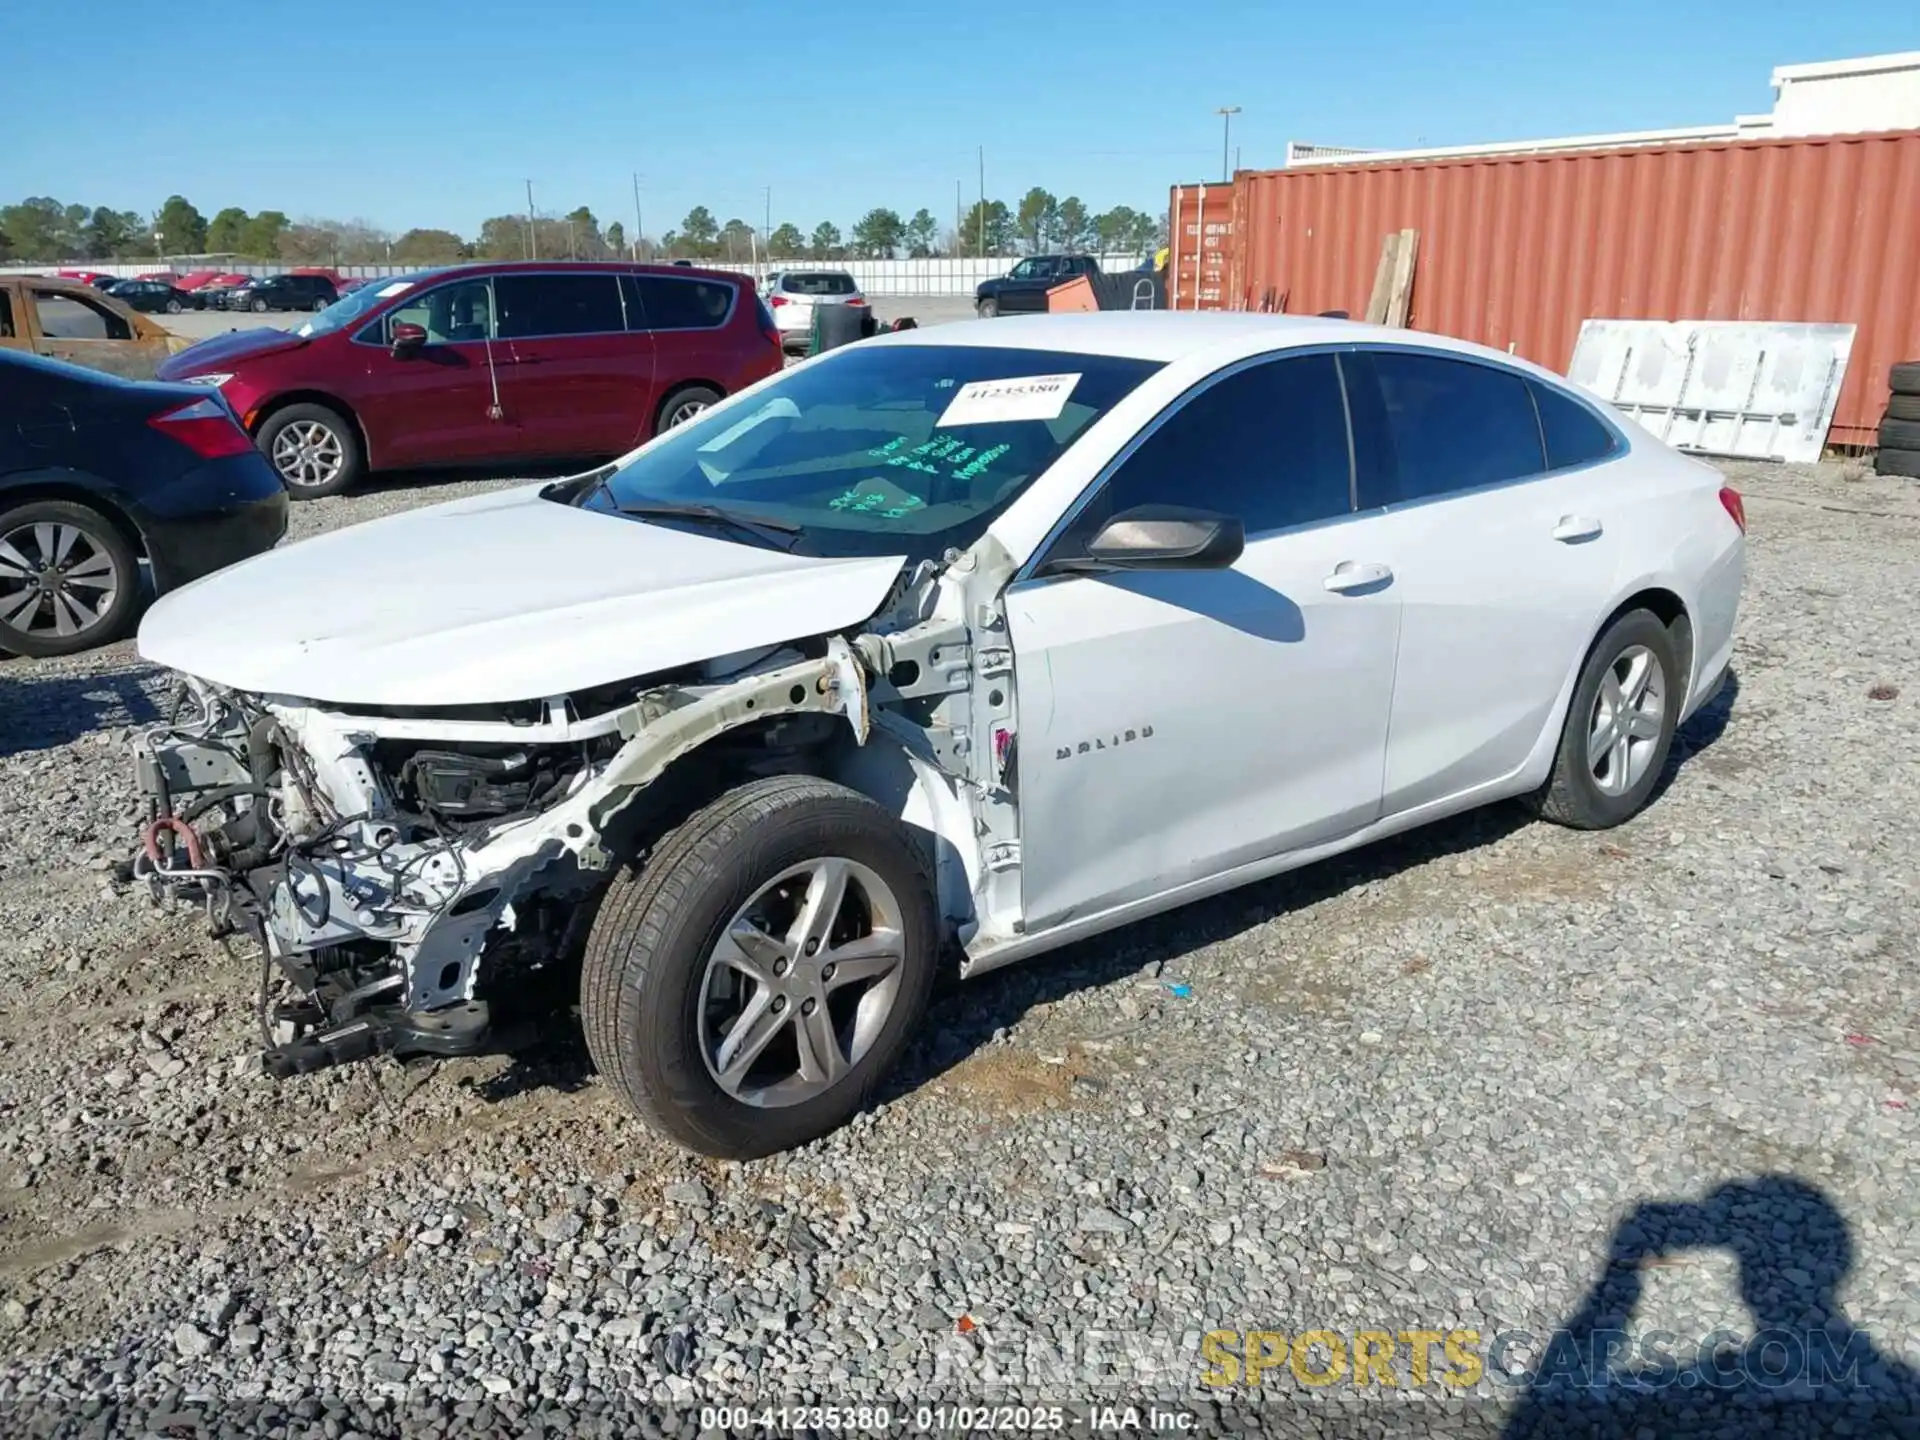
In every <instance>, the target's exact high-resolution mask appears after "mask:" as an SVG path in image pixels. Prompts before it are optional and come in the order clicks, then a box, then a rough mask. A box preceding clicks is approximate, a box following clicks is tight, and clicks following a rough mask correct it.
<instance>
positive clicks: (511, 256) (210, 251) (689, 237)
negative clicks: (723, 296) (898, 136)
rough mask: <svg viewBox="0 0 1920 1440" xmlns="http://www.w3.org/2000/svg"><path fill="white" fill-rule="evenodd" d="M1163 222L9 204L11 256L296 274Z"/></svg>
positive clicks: (1156, 226)
mask: <svg viewBox="0 0 1920 1440" xmlns="http://www.w3.org/2000/svg"><path fill="white" fill-rule="evenodd" d="M1165 237H1166V221H1165V217H1164V215H1161V214H1157V213H1152V212H1147V211H1140V210H1135V209H1133V208H1132V207H1131V206H1127V205H1117V206H1115V207H1114V208H1113V209H1111V210H1108V211H1105V212H1103V213H1100V214H1094V213H1092V212H1091V211H1089V210H1088V209H1087V207H1086V205H1085V204H1083V203H1082V202H1081V200H1080V198H1079V197H1078V196H1076V195H1069V196H1067V197H1066V198H1065V199H1064V200H1061V199H1056V198H1055V197H1054V196H1053V195H1052V193H1050V192H1049V191H1047V190H1045V189H1042V188H1041V187H1039V186H1035V187H1034V188H1033V189H1031V190H1029V191H1028V192H1027V193H1026V195H1025V196H1023V197H1022V198H1021V200H1020V201H1019V203H1018V204H1017V205H1016V206H1014V207H1012V208H1009V207H1008V206H1007V204H1006V202H1005V201H1002V200H977V201H975V202H974V203H973V205H972V206H971V207H970V208H969V209H968V210H967V212H966V213H965V214H964V215H962V216H960V217H959V218H958V223H957V224H955V225H953V226H950V227H948V228H946V229H944V230H943V229H942V228H941V224H940V222H939V221H938V220H936V219H935V218H934V215H933V212H932V211H930V210H928V209H926V208H924V207H922V208H921V209H919V210H916V211H915V212H914V213H913V214H912V215H911V216H908V217H905V218H903V217H902V216H901V215H900V213H899V212H898V211H895V210H890V209H887V208H885V207H876V208H874V209H872V210H869V211H867V213H866V214H864V215H862V216H861V217H860V219H859V220H858V221H856V222H855V223H854V225H853V227H852V229H851V230H850V231H849V232H848V233H847V234H846V235H845V236H842V234H841V232H840V227H839V226H837V225H835V224H834V223H833V222H832V221H830V220H823V221H821V222H820V223H819V224H817V225H815V226H814V227H813V229H812V230H811V231H803V230H802V229H801V228H800V226H798V225H796V224H794V223H792V222H791V221H788V222H786V223H783V224H780V225H778V226H776V227H774V229H773V230H772V231H770V232H769V233H767V234H765V235H761V234H759V233H758V232H757V231H756V230H755V229H754V227H752V226H750V225H748V224H747V223H746V221H744V220H742V219H740V218H738V217H737V216H736V217H733V218H730V219H728V220H726V221H724V222H722V221H721V220H719V219H718V218H717V217H716V216H715V215H714V213H713V211H712V210H710V209H708V208H707V207H706V206H705V205H696V206H694V207H693V209H692V210H690V211H688V212H687V215H686V218H685V219H683V220H682V221H681V222H680V224H679V225H678V226H676V227H674V228H673V229H670V230H668V231H666V232H665V233H664V234H662V235H660V236H659V237H657V238H653V237H648V236H631V235H629V233H628V231H627V229H626V227H625V226H624V225H623V224H622V223H621V222H620V221H618V220H615V221H613V222H611V223H609V224H607V225H605V226H604V227H603V226H602V225H601V223H600V221H599V219H598V218H597V217H596V216H595V215H594V213H593V211H592V210H591V209H589V208H588V207H587V206H585V205H582V206H579V207H578V208H576V209H574V210H571V211H568V212H567V213H566V214H564V215H557V216H556V215H538V214H536V215H534V216H533V217H532V218H531V219H530V218H529V217H528V216H526V215H496V216H493V217H491V218H490V219H488V220H486V221H484V222H483V223H482V224H481V226H480V231H479V233H478V234H477V235H475V236H474V237H472V238H471V239H468V238H465V237H463V236H460V235H457V234H455V233H454V232H453V231H451V230H441V229H433V228H416V229H412V230H405V231H401V232H400V233H398V234H395V233H393V232H391V231H389V230H385V229H382V228H381V227H380V226H378V225H375V224H373V223H372V222H371V221H368V220H363V219H355V220H328V219H322V218H316V217H306V218H302V219H299V220H294V219H291V218H289V217H288V216H287V215H286V214H285V212H283V211H279V210H261V211H258V212H257V213H255V214H251V215H249V214H248V213H247V212H246V211H245V210H242V209H240V208H238V207H235V206H229V207H228V208H226V209H224V210H219V211H216V212H215V213H214V215H213V217H212V218H211V219H208V218H207V217H206V216H204V215H203V214H202V213H201V212H200V210H199V209H198V208H196V207H195V206H194V205H193V203H192V202H191V201H189V200H188V199H187V198H186V197H185V196H182V195H171V196H169V197H168V198H167V201H166V203H165V204H164V205H162V206H161V207H160V208H159V210H157V211H155V212H154V213H153V214H152V215H141V214H140V213H139V212H137V211H133V210H113V209H110V208H109V207H107V206H104V205H102V206H94V207H88V206H86V205H68V204H62V203H61V202H60V201H58V200H55V199H53V198H52V197H51V196H45V195H36V196H31V197H29V198H27V199H25V200H22V201H20V202H19V203H17V204H13V205H6V206H0V261H32V262H45V261H65V260H149V259H152V260H158V259H160V258H162V257H164V256H169V255H232V256H238V257H243V258H245V259H248V260H268V261H273V260H280V261H285V262H287V263H288V264H294V265H372V264H395V265H436V264H446V263H449V262H452V261H457V260H518V259H525V258H538V259H543V260H553V259H576V260H604V259H611V258H613V257H615V256H622V257H624V256H631V257H633V258H636V259H643V260H644V259H666V258H676V259H677V258H686V259H691V260H714V261H726V262H731V263H738V264H745V263H748V262H750V261H752V260H755V259H766V258H771V259H774V260H854V259H863V260H887V259H897V258H907V259H924V258H929V257H934V256H943V255H963V256H975V255H1016V254H1021V253H1034V252H1041V251H1049V250H1095V251H1100V252H1103V253H1108V254H1142V253H1144V252H1145V251H1147V250H1149V249H1151V248H1152V247H1154V246H1155V245H1158V244H1163V243H1165Z"/></svg>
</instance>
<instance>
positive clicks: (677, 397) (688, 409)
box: [653, 385, 720, 435]
mask: <svg viewBox="0 0 1920 1440" xmlns="http://www.w3.org/2000/svg"><path fill="white" fill-rule="evenodd" d="M719 403H720V392H719V391H718V390H715V389H713V388H712V387H710V386H707V385H684V386H682V387H681V388H680V389H678V390H675V391H674V392H673V393H672V394H671V395H669V396H667V398H666V399H664V400H662V401H661V402H660V413H659V414H658V415H656V416H654V417H653V433H654V434H656V435H658V434H660V433H661V432H662V431H665V430H671V429H673V427H674V426H676V425H684V424H685V423H686V422H687V421H689V420H691V419H692V418H693V417H694V416H695V415H698V414H699V413H700V412H701V411H702V410H704V409H706V408H707V407H708V406H709V405H718V404H719Z"/></svg>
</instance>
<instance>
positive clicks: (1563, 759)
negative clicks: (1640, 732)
mask: <svg viewBox="0 0 1920 1440" xmlns="http://www.w3.org/2000/svg"><path fill="white" fill-rule="evenodd" d="M1636 646H1642V647H1645V648H1646V650H1648V651H1649V652H1650V653H1651V654H1652V655H1653V657H1654V659H1655V660H1657V661H1658V662H1659V665H1660V670H1661V676H1660V678H1661V682H1662V685H1663V700H1664V704H1663V706H1662V710H1661V717H1660V733H1659V736H1658V738H1657V740H1656V741H1655V744H1654V749H1653V751H1652V753H1651V755H1650V757H1648V763H1647V765H1646V768H1645V770H1644V771H1643V772H1642V774H1641V775H1640V778H1639V779H1638V780H1637V781H1636V782H1634V784H1633V785H1631V786H1630V787H1629V788H1627V789H1626V790H1625V791H1623V792H1621V793H1619V794H1608V793H1607V792H1606V791H1605V790H1602V789H1601V788H1600V785H1599V782H1598V781H1597V780H1596V778H1595V775H1594V771H1593V767H1592V766H1591V765H1590V764H1589V763H1588V761H1587V745H1588V737H1589V733H1590V731H1591V727H1592V724H1593V720H1594V718H1595V715H1596V713H1597V707H1598V701H1599V696H1600V687H1601V685H1602V683H1603V682H1604V681H1605V679H1606V677H1607V674H1608V672H1609V671H1611V670H1612V669H1613V667H1614V665H1615V663H1616V662H1617V661H1619V660H1620V659H1621V658H1622V657H1623V656H1624V655H1625V653H1626V652H1627V651H1628V650H1630V649H1632V648H1634V647H1636ZM1687 678H1688V677H1686V676H1685V675H1683V674H1681V672H1680V666H1679V663H1678V661H1677V660H1676V658H1675V656H1674V649H1673V636H1672V635H1671V634H1670V633H1669V632H1668V630H1667V627H1666V626H1665V625H1663V624H1662V623H1661V622H1660V617H1659V616H1658V615H1655V614H1654V613H1653V612H1652V611H1650V610H1629V611H1628V612H1627V613H1626V614H1624V615H1622V616H1620V617H1619V618H1618V619H1617V620H1615V621H1614V622H1613V623H1612V624H1611V625H1609V626H1607V628H1606V629H1605V630H1604V631H1603V632H1602V633H1601V636H1600V638H1599V639H1598V640H1596V641H1594V643H1593V648H1592V649H1591V650H1589V651H1588V652H1587V663H1586V664H1585V665H1584V666H1582V667H1581V670H1580V679H1579V681H1578V683H1576V684H1575V685H1574V687H1573V699H1572V701H1571V702H1570V703H1569V704H1568V706H1567V718H1566V723H1565V724H1564V725H1563V726H1562V728H1561V732H1560V748H1559V751H1558V752H1557V753H1556V754H1555V755H1554V757H1553V771H1552V773H1551V774H1550V775H1549V776H1548V777H1547V783H1546V784H1545V785H1543V786H1542V787H1541V788H1540V789H1539V790H1538V791H1536V792H1535V793H1534V795H1533V796H1532V797H1531V800H1532V804H1533V808H1534V810H1535V811H1536V813H1538V814H1539V815H1540V816H1541V817H1542V818H1543V819H1547V820H1552V821H1554V822H1555V823H1557V824H1560V825H1566V826H1570V827H1572V828H1573V829H1576V830H1605V829H1608V828H1610V827H1612V826H1615V825H1618V824H1621V823H1622V822H1623V821H1626V820H1630V819H1632V818H1633V817H1634V816H1635V815H1636V814H1638V813H1639V812H1640V810H1641V808H1642V807H1643V806H1645V805H1646V803H1647V799H1648V797H1650V796H1651V795H1652V794H1653V790H1654V787H1655V786H1656V785H1658V784H1659V783H1660V772H1661V771H1662V770H1663V769H1664V768H1665V766H1666V763H1667V751H1668V750H1669V749H1670V748H1671V747H1672V744H1673V730H1674V721H1675V718H1676V717H1677V716H1678V714H1679V712H1680V706H1681V705H1682V704H1683V703H1684V702H1685V700H1686V694H1687ZM1628 773H1629V774H1631V773H1632V772H1631V771H1629V772H1628Z"/></svg>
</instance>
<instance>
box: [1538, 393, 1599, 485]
mask: <svg viewBox="0 0 1920 1440" xmlns="http://www.w3.org/2000/svg"><path fill="white" fill-rule="evenodd" d="M1527 388H1528V389H1529V390H1531V391H1532V392H1533V403H1534V406H1535V408H1537V409H1538V410H1539V412H1540V435H1541V438H1542V439H1544V440H1545V441H1546V442H1547V468H1548V469H1549V470H1565V469H1568V468H1569V467H1571V466H1574V465H1590V464H1592V463H1593V462H1594V461H1595V460H1604V459H1606V458H1607V456H1609V455H1611V454H1613V453H1614V452H1615V451H1616V450H1618V449H1619V448H1620V442H1619V440H1618V439H1617V438H1615V436H1614V433H1613V431H1611V430H1609V429H1608V428H1607V427H1606V426H1605V425H1604V424H1602V423H1601V420H1600V417H1599V416H1598V415H1595V414H1594V413H1593V411H1591V410H1589V409H1588V408H1587V407H1586V406H1585V405H1582V404H1581V403H1580V402H1579V401H1578V400H1576V399H1574V398H1573V397H1572V396H1571V395H1568V394H1565V393H1564V392H1562V391H1560V390H1557V389H1555V388H1554V387H1553V386H1551V385H1542V384H1541V383H1540V382H1539V381H1538V380H1529V381H1527Z"/></svg>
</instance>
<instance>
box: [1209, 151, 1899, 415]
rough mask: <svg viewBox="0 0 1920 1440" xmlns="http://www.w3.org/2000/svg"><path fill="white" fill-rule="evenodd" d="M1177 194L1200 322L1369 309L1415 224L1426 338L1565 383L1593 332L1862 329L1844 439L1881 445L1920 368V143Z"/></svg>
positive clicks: (1264, 177)
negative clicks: (1889, 404)
mask: <svg viewBox="0 0 1920 1440" xmlns="http://www.w3.org/2000/svg"><path fill="white" fill-rule="evenodd" d="M1203 189H1204V192H1205V193H1204V195H1202V194H1201V193H1200V192H1201V191H1202V190H1203ZM1229 197H1230V206H1223V200H1227V199H1228V198H1229ZM1173 199H1174V204H1173V208H1172V212H1171V213H1172V214H1173V215H1174V216H1175V217H1176V220H1177V221H1178V223H1177V224H1176V225H1175V227H1174V236H1175V240H1176V241H1177V242H1179V243H1178V244H1177V247H1176V248H1177V250H1178V251H1180V252H1181V253H1179V254H1178V255H1177V256H1176V260H1177V263H1178V266H1179V268H1178V270H1177V272H1176V273H1177V278H1178V281H1179V283H1178V287H1177V291H1176V295H1175V298H1174V301H1173V305H1174V308H1178V309H1182V310H1191V309H1195V308H1200V309H1228V310H1252V309H1261V308H1273V307H1274V305H1275V302H1277V301H1278V300H1279V299H1280V297H1284V298H1285V308H1286V309H1287V310H1288V311H1290V312H1292V313H1295V314H1314V313H1317V312H1319V311H1323V310H1335V309H1340V310H1347V311H1350V312H1351V313H1353V314H1355V315H1360V314H1364V313H1365V311H1366V305H1367V297H1368V295H1369V294H1370V292H1371V290H1372V288H1373V276H1374V270H1375V267H1376V266H1377V265H1378V263H1379V258H1380V241H1381V237H1382V236H1384V235H1385V234H1387V232H1388V231H1391V230H1400V229H1403V228H1407V227H1411V228H1413V229H1415V230H1418V231H1419V232H1420V253H1419V263H1418V266H1417V268H1416V271H1415V274H1414V281H1413V308H1412V312H1411V315H1410V318H1409V322H1408V323H1409V324H1410V325H1412V326H1413V327H1414V328H1416V329H1420V330H1430V331H1435V332H1438V333H1442V334H1447V335H1457V336H1459V337H1461V338H1462V339H1467V340H1475V341H1478V342H1480V343H1481V344H1483V345H1491V346H1494V347H1495V348H1497V349H1501V350H1506V349H1508V348H1509V347H1511V348H1512V349H1513V350H1514V351H1515V352H1516V353H1518V354H1520V355H1523V356H1525V357H1526V358H1527V359H1529V360H1534V361H1537V362H1539V363H1540V364H1543V365H1548V366H1551V367H1552V368H1554V369H1556V370H1561V371H1564V370H1565V369H1566V367H1567V365H1568V364H1569V363H1570V362H1571V360H1572V358H1573V345H1574V341H1575V339H1576V338H1577V337H1578V335H1579V333H1580V323H1581V321H1583V320H1586V319H1588V318H1590V317H1602V318H1607V319H1623V320H1803V321H1816V322H1837V323H1850V324H1853V325H1856V326H1858V327H1859V328H1858V332H1857V334H1856V336H1855V339H1854V346H1853V356H1852V359H1851V361H1850V362H1849V364H1848V367H1847V380H1846V384H1845V386H1844V387H1843V388H1842V390H1841V392H1840V399H1839V404H1838V408H1837V409H1836V410H1835V412H1834V420H1833V428H1832V430H1831V431H1830V432H1829V434H1828V439H1829V441H1830V443H1833V444H1850V445H1872V444H1873V443H1874V439H1875V435H1874V431H1875V427H1876V426H1877V425H1878V423H1879V420H1880V415H1881V412H1882V411H1883V410H1884V409H1885V408H1886V400H1887V394H1888V387H1887V370H1888V367H1889V366H1891V365H1892V364H1894V363H1895V362H1896V361H1900V360H1910V359H1916V358H1920V130H1902V131H1894V132H1889V133H1885V134H1874V135H1831V136H1815V137H1807V138H1794V139H1785V140H1752V141H1718V142H1702V143H1697V144H1684V145H1665V146H1657V147H1652V146H1649V147H1639V148H1631V149H1616V150H1581V151H1563V152H1555V153H1552V154H1542V155H1490V156H1474V157H1471V158H1462V159H1454V160H1411V161H1394V162H1382V163H1380V164H1375V165H1368V164H1357V163H1348V164H1341V165H1319V166H1303V167H1300V168H1296V169H1292V170H1271V171H1257V172H1256V171H1241V172H1240V173H1239V174H1238V175H1236V176H1235V177H1234V183H1233V184H1232V185H1231V186H1227V187H1221V186H1217V185H1210V186H1205V187H1198V186H1181V187H1176V188H1175V190H1174V196H1173ZM1223 210H1225V212H1226V213H1224V214H1223V213H1222V212H1223ZM1216 217H1219V218H1218V219H1216ZM1216 225H1217V226H1219V227H1220V228H1218V229H1216V228H1215V227H1216ZM1216 240H1217V242H1218V243H1212V242H1214V241H1216ZM1216 255H1218V256H1219V257H1220V258H1219V259H1216V258H1215V257H1216ZM1196 267H1197V274H1196ZM1190 277H1193V278H1190Z"/></svg>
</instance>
